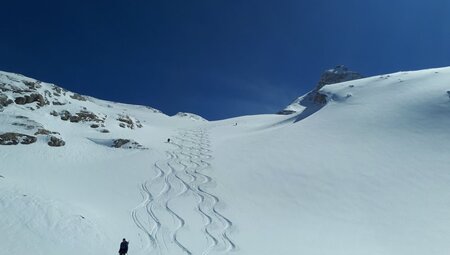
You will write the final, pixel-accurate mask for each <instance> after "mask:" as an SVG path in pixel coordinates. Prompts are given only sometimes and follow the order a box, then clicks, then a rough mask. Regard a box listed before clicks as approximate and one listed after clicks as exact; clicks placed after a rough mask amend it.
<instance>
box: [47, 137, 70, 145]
mask: <svg viewBox="0 0 450 255" xmlns="http://www.w3.org/2000/svg"><path fill="white" fill-rule="evenodd" d="M47 144H48V145H49V146H52V147H61V146H64V145H66V142H64V140H63V139H61V138H58V137H56V136H49V141H48V143H47Z"/></svg>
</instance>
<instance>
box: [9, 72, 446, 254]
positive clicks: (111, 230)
mask: <svg viewBox="0 0 450 255" xmlns="http://www.w3.org/2000/svg"><path fill="white" fill-rule="evenodd" d="M447 91H450V69H449V68H442V69H430V70H424V71H417V72H400V73H395V74H390V75H383V76H375V77H371V78H366V79H361V80H356V81H350V82H345V83H340V84H335V85H329V86H325V87H324V88H323V89H322V90H321V93H323V94H327V95H328V98H329V102H328V104H327V105H326V106H325V107H323V108H321V109H320V110H319V111H317V112H316V113H314V114H312V115H310V116H308V117H307V118H303V117H302V113H301V112H300V113H297V114H295V115H287V116H281V115H257V116H244V117H239V118H234V119H228V120H222V121H214V122H205V121H196V120H193V119H191V118H179V116H178V117H168V116H166V115H164V114H162V113H158V112H155V111H152V110H150V109H147V108H144V107H138V106H130V105H124V104H115V103H110V102H106V101H100V100H95V99H91V100H90V101H89V102H87V104H89V109H91V110H92V111H94V112H102V113H104V114H106V115H108V116H110V115H112V114H117V113H121V112H124V111H125V112H127V114H129V115H132V116H134V117H136V118H137V119H139V120H140V121H141V123H142V125H143V128H141V129H135V130H130V129H123V128H120V127H118V126H117V125H115V124H114V123H112V122H111V123H109V122H107V123H105V125H106V127H107V128H108V129H110V130H111V132H110V133H106V134H104V133H100V132H97V131H95V130H93V129H91V128H89V127H86V126H84V125H81V124H73V123H69V122H64V121H61V120H59V119H58V118H54V117H53V116H50V115H49V114H48V113H47V112H48V110H46V111H47V112H46V113H45V114H44V111H43V110H42V111H41V109H44V108H45V107H44V108H41V109H40V110H36V111H28V110H26V109H25V108H23V107H16V106H9V107H7V108H5V110H4V111H3V112H0V117H1V120H0V122H1V123H2V127H1V130H2V131H3V132H6V131H8V129H9V128H11V126H9V123H10V121H9V120H8V117H7V116H15V115H23V116H28V117H30V118H31V119H33V120H35V121H37V122H39V123H42V124H44V126H45V127H46V128H48V129H50V130H55V131H58V132H60V133H61V136H62V137H64V139H65V141H66V142H67V144H66V146H64V147H58V148H53V147H49V146H47V145H46V144H45V142H43V141H38V142H36V143H34V144H31V145H16V146H1V147H0V162H1V165H0V175H1V176H2V177H0V212H1V217H0V246H1V247H2V248H1V249H2V251H4V252H5V253H7V254H9V255H23V254H34V255H40V254H42V255H44V254H45V255H51V254H55V255H56V254H68V255H71V254H74V255H75V254H77V255H78V254H116V253H117V251H118V248H119V244H120V241H121V239H122V238H124V237H125V238H127V239H128V240H130V250H129V254H161V255H164V254H170V255H172V254H173V255H175V254H243V255H247V254H255V255H260V254H267V255H269V254H270V255H273V254H308V255H316V254H317V255H319V254H320V255H323V254H333V255H340V254H342V255H352V254H355V255H360V254H370V255H372V254H373V255H375V254H376V255H378V254H392V255H399V254H405V255H411V254H420V255H422V254H447V253H448V247H449V239H450V213H449V212H450V185H449V184H450V157H449V152H450V132H449V130H450V129H449V127H450V98H449V93H448V92H447ZM80 103H83V102H80ZM85 103H86V102H84V103H83V104H85ZM108 104H109V105H110V107H106V105H108ZM111 106H112V107H111ZM47 107H50V108H51V107H53V106H47ZM71 107H72V106H71ZM73 107H75V106H73ZM297 120H300V121H297ZM114 138H128V139H133V140H135V141H138V142H139V143H141V144H142V145H143V146H145V147H146V148H148V150H134V149H130V150H127V149H117V148H111V147H108V146H106V145H105V144H107V143H101V142H96V141H102V139H103V141H110V140H111V139H114ZM167 138H170V139H171V142H170V143H167Z"/></svg>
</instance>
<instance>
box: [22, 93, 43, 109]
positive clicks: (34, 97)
mask: <svg viewBox="0 0 450 255" xmlns="http://www.w3.org/2000/svg"><path fill="white" fill-rule="evenodd" d="M14 102H15V103H16V104H19V105H24V104H31V103H34V102H37V103H38V106H44V105H46V104H48V102H46V101H45V99H44V97H43V96H42V95H41V94H38V93H33V94H30V95H25V96H23V97H16V99H15V100H14Z"/></svg>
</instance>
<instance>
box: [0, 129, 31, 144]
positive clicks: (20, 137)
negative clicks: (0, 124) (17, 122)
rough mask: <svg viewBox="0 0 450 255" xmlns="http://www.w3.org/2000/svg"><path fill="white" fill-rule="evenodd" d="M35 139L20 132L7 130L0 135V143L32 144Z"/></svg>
mask: <svg viewBox="0 0 450 255" xmlns="http://www.w3.org/2000/svg"><path fill="white" fill-rule="evenodd" d="M36 141H37V138H36V137H34V136H31V135H25V134H20V133H14V132H9V133H3V134H1V135H0V145H16V144H19V143H20V144H32V143H34V142H36Z"/></svg>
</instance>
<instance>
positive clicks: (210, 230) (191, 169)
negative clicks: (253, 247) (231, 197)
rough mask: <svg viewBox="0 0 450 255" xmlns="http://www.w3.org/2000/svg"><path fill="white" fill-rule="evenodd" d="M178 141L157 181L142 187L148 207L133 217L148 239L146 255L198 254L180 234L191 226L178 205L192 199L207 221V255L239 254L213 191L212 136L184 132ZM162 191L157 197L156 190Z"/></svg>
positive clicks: (157, 166)
mask: <svg viewBox="0 0 450 255" xmlns="http://www.w3.org/2000/svg"><path fill="white" fill-rule="evenodd" d="M172 140H173V141H172V142H171V144H172V145H173V146H174V147H175V149H174V150H172V151H167V152H166V154H167V159H165V160H161V161H159V162H156V163H155V164H154V166H153V168H154V170H155V171H156V175H155V176H154V177H153V178H152V179H150V180H147V181H145V182H144V183H143V184H142V185H141V187H140V190H141V194H142V196H143V201H142V202H141V203H140V204H139V205H138V206H136V208H134V209H133V211H132V213H131V217H132V219H133V221H134V223H135V224H136V226H137V227H138V228H139V229H140V230H141V231H142V232H143V233H144V236H145V240H142V242H143V243H144V244H145V245H144V246H143V247H142V250H141V252H142V254H149V253H152V252H153V254H160V255H164V254H178V253H179V254H189V255H191V254H197V253H198V252H197V251H196V252H194V251H193V249H191V248H189V247H188V245H189V244H184V243H182V242H181V241H180V240H179V232H180V231H182V230H183V229H184V228H186V225H189V222H186V219H185V218H183V211H181V210H180V211H176V209H175V207H174V206H173V203H175V199H177V200H180V199H183V197H185V196H186V195H191V197H192V196H194V197H195V198H196V201H197V204H196V205H194V207H195V208H196V211H197V212H198V213H199V214H200V215H201V217H202V218H203V222H204V225H203V228H202V233H203V235H204V237H205V244H204V248H203V250H202V251H201V254H202V255H207V254H216V253H220V254H224V253H228V252H232V251H234V250H235V249H236V245H235V243H234V242H233V241H232V240H231V238H230V237H229V235H230V231H231V227H232V225H233V222H232V221H231V220H229V219H228V218H227V217H226V216H225V215H223V214H222V213H220V212H219V211H218V209H217V204H218V203H219V202H220V199H219V198H218V197H217V196H215V195H214V194H212V193H211V192H210V191H208V186H209V185H211V184H213V183H214V181H213V179H212V178H211V177H210V176H209V175H208V174H207V171H208V170H210V169H211V164H210V163H209V162H208V160H210V159H211V158H212V156H211V155H210V153H211V150H210V149H209V147H210V142H209V138H208V134H207V131H206V130H204V129H199V130H182V131H180V132H179V135H178V136H177V137H174V138H173V139H172ZM187 179H188V180H187ZM160 186H161V188H160V189H159V190H157V191H154V190H153V189H152V188H153V187H160ZM152 192H153V193H154V194H155V195H153V194H152ZM167 218H171V219H172V222H170V221H167ZM199 254H200V253H199Z"/></svg>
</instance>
